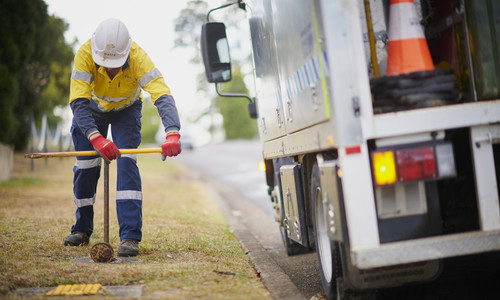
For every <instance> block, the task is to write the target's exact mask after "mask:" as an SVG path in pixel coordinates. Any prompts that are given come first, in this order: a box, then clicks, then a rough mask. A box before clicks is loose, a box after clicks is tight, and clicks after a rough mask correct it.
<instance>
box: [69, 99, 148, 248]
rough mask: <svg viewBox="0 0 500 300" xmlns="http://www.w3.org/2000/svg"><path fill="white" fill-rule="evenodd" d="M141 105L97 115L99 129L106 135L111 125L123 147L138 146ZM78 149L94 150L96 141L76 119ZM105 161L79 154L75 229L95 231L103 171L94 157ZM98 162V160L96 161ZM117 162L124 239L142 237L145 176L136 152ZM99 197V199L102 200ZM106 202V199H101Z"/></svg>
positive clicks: (117, 193)
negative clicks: (94, 210)
mask: <svg viewBox="0 0 500 300" xmlns="http://www.w3.org/2000/svg"><path fill="white" fill-rule="evenodd" d="M141 108H142V102H141V101H138V104H134V105H133V106H131V107H128V108H126V109H124V110H123V111H120V112H116V113H112V114H108V115H105V116H100V117H97V116H94V119H95V122H96V125H97V127H98V129H99V132H100V133H101V134H102V135H103V136H104V137H106V136H107V133H108V127H109V125H111V131H112V136H113V142H114V143H115V144H116V146H117V147H118V148H120V149H132V148H137V147H138V146H139V144H140V142H141V133H140V130H141V122H140V119H141V116H142V114H141ZM71 133H72V136H73V144H74V146H75V150H77V151H81V150H93V149H94V148H93V147H92V144H91V143H90V142H89V141H88V139H87V138H86V137H85V136H84V135H83V133H82V132H81V130H80V129H79V127H78V126H77V124H76V122H75V121H74V120H73V125H72V128H71ZM96 158H97V161H99V162H100V161H101V158H100V157H95V156H91V157H77V163H76V164H75V167H74V173H75V176H74V180H73V184H74V187H73V191H74V197H75V203H76V204H77V209H76V223H75V225H73V227H72V229H71V231H72V232H73V231H84V232H87V233H89V234H90V233H92V230H93V216H94V212H93V204H94V202H95V193H96V188H97V181H98V179H99V174H100V163H99V164H97V166H96V165H95V164H93V163H92V162H91V161H92V159H96ZM93 162H95V161H93ZM116 163H117V184H116V190H117V192H116V195H117V199H116V211H117V216H118V223H119V225H120V239H126V238H128V239H136V240H141V238H142V231H141V229H142V188H141V177H140V173H139V169H138V167H137V156H136V155H122V158H121V159H117V160H116ZM101 201H102V199H99V200H98V202H101ZM101 203H102V202H101Z"/></svg>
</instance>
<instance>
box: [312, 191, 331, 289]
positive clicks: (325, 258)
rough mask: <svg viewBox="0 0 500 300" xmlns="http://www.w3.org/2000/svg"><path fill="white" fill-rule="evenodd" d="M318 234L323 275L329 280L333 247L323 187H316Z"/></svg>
mask: <svg viewBox="0 0 500 300" xmlns="http://www.w3.org/2000/svg"><path fill="white" fill-rule="evenodd" d="M315 201H316V234H317V245H316V247H318V255H319V259H320V264H321V269H322V270H323V275H324V277H325V279H326V280H327V281H328V282H331V280H332V247H331V243H330V238H329V237H328V231H327V230H328V225H327V215H326V210H325V206H324V205H323V201H322V197H321V188H320V187H317V188H316V199H315Z"/></svg>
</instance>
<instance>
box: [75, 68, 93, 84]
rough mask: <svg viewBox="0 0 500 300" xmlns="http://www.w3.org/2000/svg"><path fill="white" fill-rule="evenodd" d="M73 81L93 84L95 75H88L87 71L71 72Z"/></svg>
mask: <svg viewBox="0 0 500 300" xmlns="http://www.w3.org/2000/svg"><path fill="white" fill-rule="evenodd" d="M71 79H78V80H83V81H86V82H88V83H91V82H92V80H93V79H94V75H92V74H90V73H87V72H85V71H78V70H73V71H72V72H71Z"/></svg>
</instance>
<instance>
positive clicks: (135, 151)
mask: <svg viewBox="0 0 500 300" xmlns="http://www.w3.org/2000/svg"><path fill="white" fill-rule="evenodd" d="M119 150H120V153H121V154H145V153H161V148H142V149H119ZM98 155H99V153H98V152H97V151H95V150H89V151H68V152H45V153H28V154H25V155H24V157H25V158H32V159H34V158H52V157H73V156H98Z"/></svg>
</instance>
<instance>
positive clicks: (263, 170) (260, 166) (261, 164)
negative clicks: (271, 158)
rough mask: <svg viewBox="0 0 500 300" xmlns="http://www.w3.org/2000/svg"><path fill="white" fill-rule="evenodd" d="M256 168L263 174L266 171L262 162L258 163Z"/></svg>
mask: <svg viewBox="0 0 500 300" xmlns="http://www.w3.org/2000/svg"><path fill="white" fill-rule="evenodd" d="M258 168H259V171H261V172H265V171H266V164H265V163H264V162H263V161H260V162H259V166H258Z"/></svg>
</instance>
